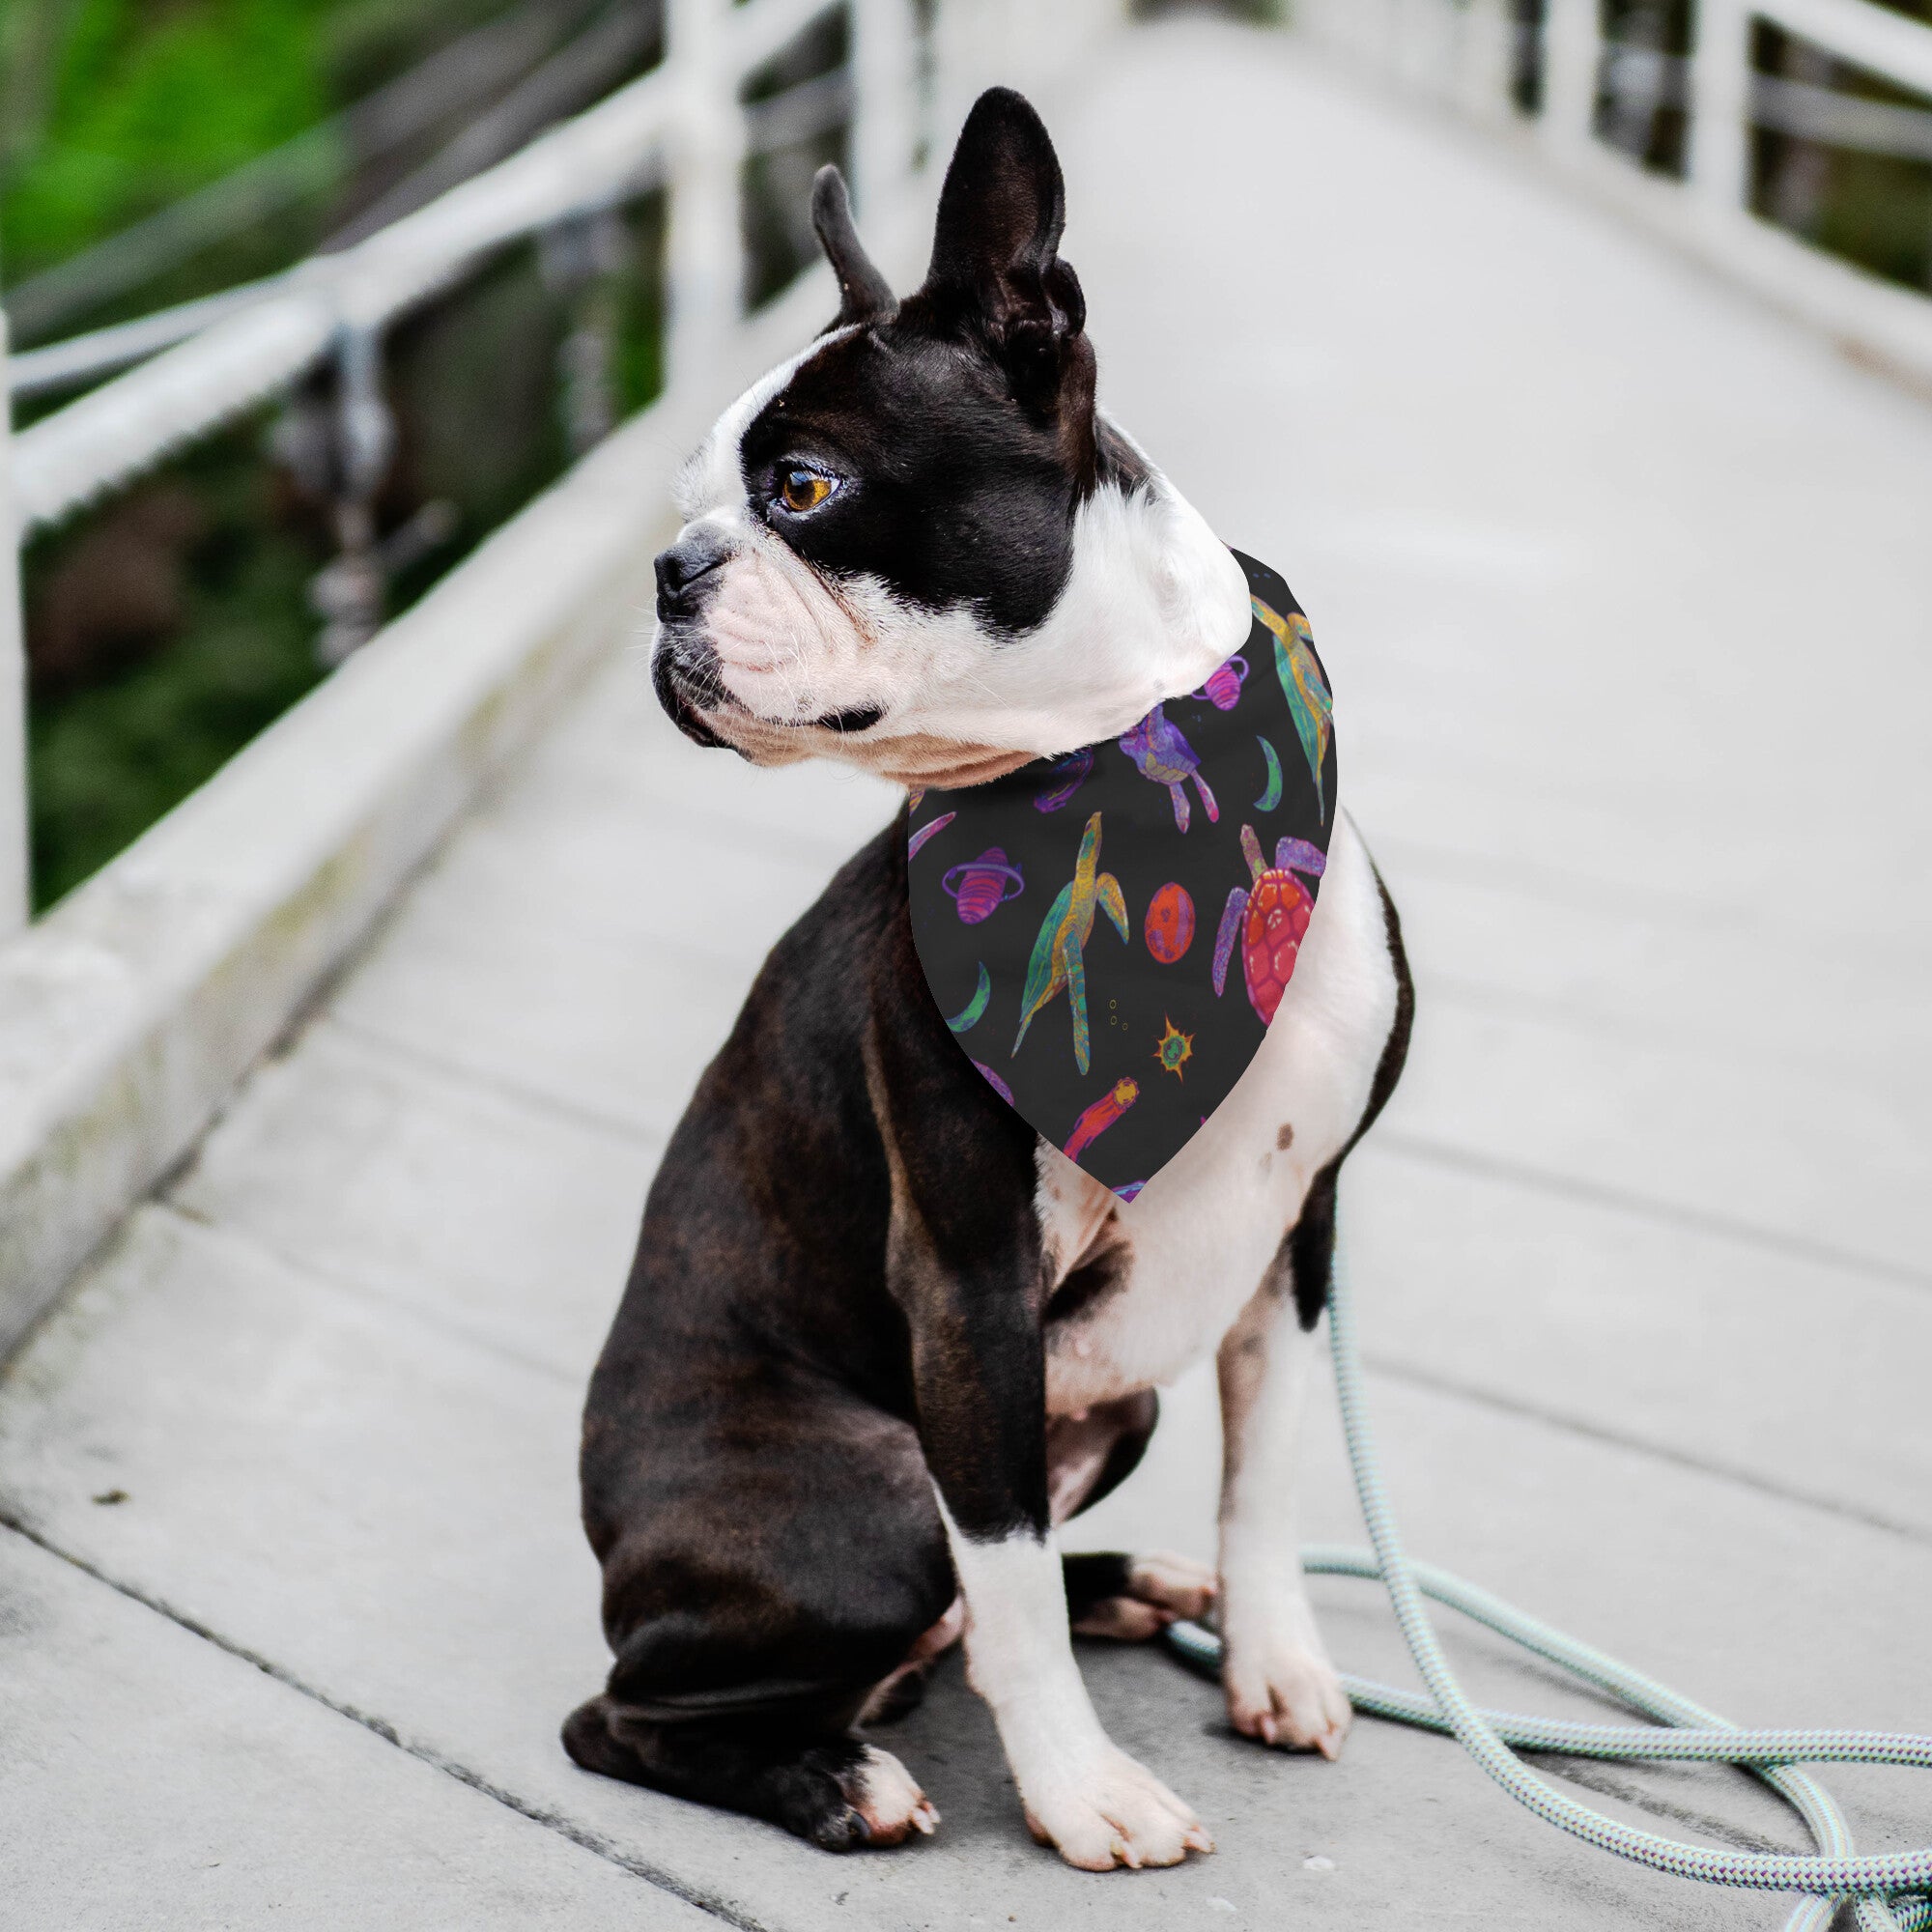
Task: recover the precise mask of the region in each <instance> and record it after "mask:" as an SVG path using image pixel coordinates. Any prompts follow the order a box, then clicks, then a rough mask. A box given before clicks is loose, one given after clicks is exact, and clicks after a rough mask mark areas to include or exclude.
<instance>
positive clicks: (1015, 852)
mask: <svg viewBox="0 0 1932 1932" xmlns="http://www.w3.org/2000/svg"><path fill="white" fill-rule="evenodd" d="M1235 555H1236V558H1237V559H1238V561H1239V563H1240V565H1241V568H1242V570H1244V571H1245V572H1246V573H1247V579H1248V590H1249V594H1250V600H1251V603H1252V607H1253V611H1254V624H1253V627H1252V629H1251V630H1250V631H1249V633H1248V640H1247V642H1246V643H1245V644H1244V645H1242V647H1241V648H1240V649H1239V650H1238V651H1236V653H1235V655H1234V656H1233V657H1231V658H1230V659H1229V660H1228V661H1227V662H1226V663H1225V664H1224V665H1222V666H1221V667H1220V668H1218V669H1217V670H1215V671H1214V673H1213V674H1212V675H1211V676H1210V677H1209V678H1208V681H1207V683H1205V684H1204V685H1202V687H1201V688H1200V689H1199V690H1198V691H1194V692H1189V693H1188V694H1187V695H1186V696H1181V697H1170V698H1168V699H1167V700H1166V701H1165V702H1163V703H1160V704H1156V705H1155V706H1154V708H1153V709H1152V710H1151V711H1150V712H1149V713H1148V715H1147V716H1146V717H1145V718H1143V719H1142V720H1141V721H1140V723H1139V724H1138V725H1134V726H1133V727H1132V728H1131V729H1130V730H1128V731H1125V732H1123V733H1122V735H1121V736H1120V737H1119V738H1116V739H1113V740H1110V741H1108V742H1106V743H1103V744H1098V745H1088V746H1086V747H1084V748H1083V749H1081V750H1080V751H1077V752H1068V753H1065V755H1064V756H1062V757H1057V758H1041V759H1037V760H1036V761H1035V762H1034V763H1032V764H1029V765H1024V766H1022V767H1021V768H1020V769H1019V770H1018V771H1016V772H1012V773H1010V774H1009V775H1008V776H1007V777H1006V778H1003V779H997V780H995V781H993V782H992V783H990V784H983V785H973V786H970V787H967V788H964V789H961V790H957V791H941V790H931V791H926V792H924V793H915V794H914V796H913V799H912V804H911V808H910V810H909V811H908V813H907V817H906V869H907V879H908V887H909V893H910V899H911V911H912V933H913V943H914V945H915V946H916V947H917V949H918V952H919V958H920V964H921V965H922V966H923V969H924V971H925V979H926V984H927V985H928V986H929V987H930V988H931V989H932V997H933V1000H934V1001H935V1003H936V1004H937V1006H938V1008H939V1010H940V1013H941V1014H942V1015H943V1016H944V1018H945V1020H946V1024H947V1025H948V1026H949V1027H950V1028H951V1029H952V1033H953V1035H954V1036H955V1037H956V1038H957V1039H958V1041H959V1045H960V1049H961V1051H962V1052H964V1053H965V1054H966V1056H967V1057H968V1059H970V1060H971V1061H972V1063H973V1065H975V1066H976V1067H977V1068H978V1069H979V1071H980V1074H981V1075H982V1076H983V1077H984V1079H985V1080H986V1082H987V1084H988V1085H989V1086H991V1088H992V1089H993V1091H994V1092H995V1093H996V1094H999V1096H1000V1097H1001V1099H1003V1100H1005V1101H1006V1102H1007V1104H1008V1105H1009V1106H1010V1107H1012V1108H1013V1109H1015V1110H1016V1111H1017V1112H1018V1113H1019V1114H1020V1115H1021V1117H1022V1118H1023V1119H1025V1120H1026V1122H1028V1123H1029V1125H1031V1126H1032V1127H1033V1128H1034V1129H1035V1130H1036V1131H1037V1132H1038V1133H1040V1134H1042V1135H1044V1136H1045V1138H1046V1139H1048V1140H1049V1141H1051V1142H1052V1143H1053V1144H1054V1146H1055V1147H1057V1148H1059V1149H1060V1150H1061V1151H1063V1152H1064V1153H1065V1154H1066V1155H1067V1156H1068V1158H1070V1159H1072V1160H1075V1161H1077V1162H1078V1163H1079V1164H1080V1165H1081V1166H1082V1167H1083V1168H1085V1169H1086V1171H1087V1172H1088V1173H1089V1174H1091V1175H1093V1176H1094V1178H1095V1179H1098V1180H1101V1181H1104V1182H1105V1183H1106V1184H1107V1185H1108V1186H1109V1187H1111V1188H1112V1189H1113V1190H1114V1192H1115V1193H1116V1194H1118V1195H1120V1196H1121V1198H1122V1200H1124V1201H1131V1200H1132V1199H1133V1198H1134V1196H1135V1195H1136V1194H1138V1193H1139V1192H1140V1190H1141V1189H1142V1187H1144V1186H1145V1185H1146V1184H1147V1181H1148V1180H1149V1179H1150V1178H1151V1176H1152V1175H1153V1174H1155V1173H1156V1172H1157V1171H1158V1170H1159V1169H1160V1168H1161V1167H1162V1166H1163V1165H1164V1164H1165V1163H1166V1162H1167V1161H1169V1160H1171V1159H1173V1157H1174V1156H1175V1155H1176V1154H1177V1153H1179V1151H1180V1150H1181V1148H1183V1147H1184V1146H1185V1145H1186V1144H1187V1142H1188V1141H1189V1139H1191V1138H1192V1136H1193V1135H1194V1133H1195V1132H1196V1131H1197V1130H1198V1129H1199V1128H1200V1127H1201V1126H1202V1125H1203V1124H1204V1123H1205V1122H1207V1119H1208V1115H1210V1114H1211V1113H1212V1112H1213V1111H1214V1109H1215V1108H1216V1107H1218V1106H1219V1105H1220V1104H1221V1102H1222V1101H1223V1100H1224V1099H1225V1098H1226V1097H1227V1095H1228V1094H1229V1092H1230V1090H1231V1089H1232V1088H1233V1087H1234V1085H1235V1083H1236V1081H1237V1080H1238V1079H1239V1078H1240V1077H1241V1075H1242V1073H1243V1072H1245V1071H1246V1069H1247V1065H1248V1063H1249V1062H1250V1061H1251V1060H1252V1059H1253V1058H1254V1057H1255V1054H1256V1052H1257V1050H1258V1049H1259V1048H1260V1046H1261V1043H1262V1039H1263V1037H1264V1035H1265V1034H1266V1032H1267V1028H1268V1024H1269V1022H1270V1021H1271V1020H1272V1019H1273V1018H1274V1015H1275V1009H1276V1008H1277V1007H1278V1006H1280V1004H1281V998H1282V994H1283V993H1284V992H1285V991H1286V990H1287V988H1288V982H1289V979H1290V977H1291V976H1292V975H1293V972H1294V961H1295V954H1296V952H1297V951H1298V949H1299V947H1300V944H1301V938H1302V935H1303V934H1304V933H1305V932H1306V931H1307V930H1308V920H1309V915H1310V914H1311V913H1312V912H1313V911H1314V909H1315V895H1316V893H1317V892H1318V891H1319V890H1320V887H1321V873H1322V870H1323V867H1324V866H1325V864H1326V859H1325V854H1326V852H1327V849H1328V838H1329V833H1330V829H1331V828H1332V826H1333V825H1334V822H1335V733H1334V726H1333V724H1332V715H1333V704H1332V701H1331V699H1330V697H1329V695H1328V681H1327V678H1326V675H1325V674H1324V673H1323V671H1322V668H1321V660H1320V659H1318V658H1317V657H1316V655H1315V645H1314V641H1313V639H1312V637H1311V635H1310V633H1309V628H1308V620H1307V619H1306V618H1305V617H1304V616H1303V615H1302V614H1301V611H1300V609H1299V607H1298V606H1297V605H1296V604H1295V601H1294V599H1293V596H1291V595H1290V593H1289V588H1288V585H1287V584H1285V583H1284V582H1282V581H1281V579H1280V578H1279V577H1277V576H1276V575H1275V574H1274V572H1273V571H1271V570H1269V569H1268V568H1267V566H1266V565H1265V564H1260V563H1256V562H1255V561H1254V560H1253V559H1252V558H1251V557H1246V556H1242V555H1241V554H1240V553H1239V552H1238V551H1236V553H1235Z"/></svg>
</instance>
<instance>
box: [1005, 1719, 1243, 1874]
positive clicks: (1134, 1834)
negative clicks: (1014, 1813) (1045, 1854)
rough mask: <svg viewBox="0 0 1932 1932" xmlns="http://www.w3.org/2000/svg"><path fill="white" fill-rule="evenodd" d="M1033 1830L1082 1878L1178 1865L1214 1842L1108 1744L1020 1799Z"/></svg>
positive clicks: (1179, 1805)
mask: <svg viewBox="0 0 1932 1932" xmlns="http://www.w3.org/2000/svg"><path fill="white" fill-rule="evenodd" d="M1021 1797H1022V1800H1023V1801H1024V1803H1025V1804H1026V1821H1027V1830H1028V1831H1030V1832H1031V1833H1033V1834H1034V1836H1035V1837H1036V1838H1037V1839H1038V1840H1039V1842H1040V1843H1041V1844H1042V1845H1052V1846H1055V1847H1056V1848H1057V1849H1058V1850H1059V1853H1060V1856H1061V1857H1062V1858H1064V1859H1065V1861H1066V1862H1067V1863H1068V1864H1070V1865H1077V1866H1079V1868H1080V1869H1081V1870H1082V1871H1112V1870H1113V1869H1114V1868H1115V1866H1117V1865H1127V1866H1130V1867H1132V1868H1133V1869H1135V1870H1138V1869H1139V1868H1140V1867H1141V1866H1142V1865H1178V1864H1179V1862H1180V1861H1181V1860H1182V1859H1184V1858H1185V1857H1186V1856H1187V1854H1188V1853H1189V1852H1211V1851H1212V1850H1213V1849H1214V1840H1213V1839H1212V1838H1210V1837H1209V1836H1208V1828H1207V1827H1206V1826H1205V1825H1203V1824H1202V1822H1201V1820H1200V1819H1199V1818H1197V1817H1196V1816H1195V1815H1194V1813H1193V1811H1192V1810H1191V1809H1190V1808H1189V1807H1188V1806H1187V1805H1186V1804H1183V1803H1182V1802H1181V1801H1180V1800H1179V1798H1177V1797H1176V1796H1175V1795H1174V1793H1173V1792H1171V1791H1170V1790H1169V1789H1168V1788H1167V1786H1166V1785H1164V1784H1163V1783H1162V1782H1161V1781H1160V1779H1159V1778H1157V1777H1156V1776H1154V1775H1153V1773H1152V1772H1151V1771H1149V1770H1148V1769H1147V1767H1146V1766H1145V1765H1142V1764H1138V1763H1136V1762H1135V1761H1134V1760H1133V1759H1132V1758H1130V1757H1129V1756H1128V1755H1127V1754H1126V1752H1125V1751H1123V1750H1121V1749H1118V1748H1117V1747H1115V1746H1113V1745H1111V1744H1107V1743H1105V1742H1102V1744H1101V1745H1100V1746H1099V1747H1098V1748H1097V1749H1096V1750H1094V1752H1093V1753H1092V1754H1091V1755H1090V1756H1089V1757H1088V1758H1087V1760H1086V1761H1085V1762H1084V1763H1082V1764H1080V1765H1079V1766H1077V1767H1070V1768H1068V1769H1067V1770H1066V1771H1065V1772H1062V1773H1060V1774H1059V1775H1057V1776H1048V1777H1044V1778H1040V1779H1038V1780H1036V1781H1035V1782H1033V1783H1031V1784H1030V1785H1029V1786H1028V1787H1027V1788H1025V1789H1024V1790H1023V1791H1022V1792H1021Z"/></svg>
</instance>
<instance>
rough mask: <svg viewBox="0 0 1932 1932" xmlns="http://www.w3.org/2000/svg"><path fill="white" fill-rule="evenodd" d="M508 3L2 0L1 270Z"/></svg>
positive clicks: (199, 173)
mask: <svg viewBox="0 0 1932 1932" xmlns="http://www.w3.org/2000/svg"><path fill="white" fill-rule="evenodd" d="M502 5H503V0H159V4H156V0H6V5H5V6H4V7H0V250H3V251H4V253H0V275H4V279H5V280H6V281H7V282H9V283H14V282H18V281H20V280H22V279H24V278H25V277H26V276H28V275H30V274H32V273H34V272H36V271H37V270H41V269H44V268H47V267H49V266H51V265H52V264H53V263H55V262H59V261H62V260H65V259H66V258H67V257H68V256H70V255H71V254H74V253H75V252H77V251H78V250H79V249H82V248H84V247H87V246H88V245H89V244H91V243H92V242H95V241H101V240H103V239H104V238H105V237H107V236H108V235H111V234H113V233H115V232H116V231H117V230H119V229H122V228H125V227H127V226H128V225H129V224H130V223H131V222H133V221H136V220H139V219H140V218H141V217H142V216H143V215H146V214H150V213H154V212H155V211H156V210H157V209H159V208H162V207H164V206H165V205H166V204H168V203H169V202H171V201H175V200H178V199H180V198H181V197H182V196H183V195H185V194H187V193H190V192H191V191H192V190H193V189H195V188H197V187H201V186H203V185H206V184H208V183H209V182H212V181H214V180H216V179H218V178H219V177H220V176H222V175H225V174H227V173H229V172H230V171H231V170H233V169H235V168H237V167H239V166H241V164H242V163H243V162H245V161H248V160H251V159H253V158H254V157H255V156H259V155H262V154H265V153H267V152H269V151H270V149H273V148H277V147H280V146H281V145H283V144H284V143H285V142H288V141H290V140H292V139H294V138H295V137H296V136H297V135H298V134H300V133H302V132H303V131H304V130H305V129H308V128H313V127H314V126H315V125H316V124H317V123H318V122H320V121H322V120H324V119H326V118H327V116H328V115H329V114H330V113H332V112H333V111H335V110H336V109H338V108H340V107H342V106H344V105H346V104H347V103H348V102H349V101H350V100H352V99H355V98H357V97H358V96H359V95H361V94H363V93H366V92H367V91H369V90H370V89H371V88H373V87H375V86H377V85H379V84H380V83H381V82H382V81H383V80H384V79H387V78H389V77H391V76H392V75H393V74H394V73H396V72H398V71H401V70H402V69H403V68H405V67H407V66H409V65H410V64H411V63H412V62H413V61H414V60H416V59H418V58H420V57H421V55H422V54H423V53H425V52H426V51H428V50H429V49H430V48H432V47H434V46H435V45H436V44H437V43H439V42H440V41H441V40H443V39H446V38H447V37H448V36H449V35H451V34H452V33H454V32H456V31H459V30H460V29H462V28H463V27H465V26H468V25H469V24H471V23H473V22H474V21H476V20H478V19H481V18H483V17H486V16H487V15H489V14H493V13H497V12H500V11H501V8H502ZM316 159H317V165H318V166H319V168H320V169H321V170H322V171H324V172H325V173H326V172H327V159H328V157H327V155H326V154H325V153H319V154H318V156H317V157H316Z"/></svg>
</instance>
